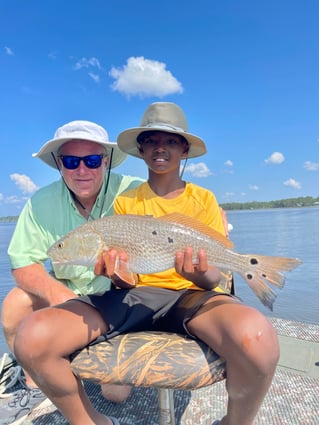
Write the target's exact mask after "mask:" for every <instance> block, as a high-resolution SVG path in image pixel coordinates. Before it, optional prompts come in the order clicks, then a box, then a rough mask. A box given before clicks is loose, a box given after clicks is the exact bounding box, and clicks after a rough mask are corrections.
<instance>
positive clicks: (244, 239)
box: [0, 207, 319, 355]
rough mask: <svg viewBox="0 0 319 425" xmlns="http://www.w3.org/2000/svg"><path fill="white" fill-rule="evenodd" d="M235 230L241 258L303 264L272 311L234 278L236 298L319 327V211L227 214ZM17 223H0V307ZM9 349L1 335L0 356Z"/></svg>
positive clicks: (233, 235) (289, 277)
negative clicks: (291, 259) (275, 257)
mask: <svg viewBox="0 0 319 425" xmlns="http://www.w3.org/2000/svg"><path fill="white" fill-rule="evenodd" d="M227 216H228V220H229V222H230V223H231V224H232V225H233V228H234V229H233V231H232V232H231V234H230V237H231V239H232V241H233V242H234V245H235V247H234V250H235V251H237V252H240V253H251V254H263V255H278V256H284V257H297V258H299V259H300V260H301V261H302V264H301V265H300V266H299V267H297V268H296V269H294V270H292V271H290V272H287V273H286V284H285V287H284V288H283V289H282V290H278V291H276V292H277V294H278V296H277V299H276V301H275V304H274V309H273V311H272V312H271V311H269V310H267V309H266V308H265V307H264V306H263V305H262V304H261V303H260V301H259V300H258V299H257V297H256V296H255V294H254V293H253V292H252V291H251V289H250V288H249V287H248V285H247V284H246V282H245V281H244V280H243V279H242V278H240V277H239V276H238V275H235V285H236V293H237V295H238V296H239V297H240V298H241V299H242V300H243V301H244V302H245V303H246V304H248V305H251V306H253V307H255V308H257V309H258V310H260V311H261V312H263V313H264V314H265V315H267V316H272V317H280V318H282V319H288V320H297V321H300V322H307V323H318V322H319V301H318V294H319V208H317V207H313V208H296V209H290V208H284V209H272V210H251V211H247V210H245V211H229V212H227ZM14 227H15V224H14V223H0V305H1V306H2V301H3V299H4V297H5V295H6V294H7V293H8V292H9V290H10V289H11V288H12V287H13V285H14V282H13V280H12V277H11V272H10V265H9V261H8V256H7V247H8V244H9V241H10V239H11V235H12V233H13V230H14ZM5 351H8V347H7V345H6V342H5V340H4V338H3V334H2V332H1V334H0V355H2V353H4V352H5Z"/></svg>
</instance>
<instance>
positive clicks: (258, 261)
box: [239, 255, 301, 311]
mask: <svg viewBox="0 0 319 425" xmlns="http://www.w3.org/2000/svg"><path fill="white" fill-rule="evenodd" d="M247 257H248V259H249V264H250V266H251V267H249V268H248V270H245V271H241V272H240V273H239V274H240V275H241V276H242V277H243V278H244V279H245V281H246V282H247V283H248V285H249V286H250V288H251V289H252V290H253V291H254V292H255V294H256V295H257V297H258V298H259V299H260V301H261V302H262V303H263V304H264V305H265V306H266V307H268V308H269V309H270V310H271V311H272V309H273V303H274V301H275V298H276V294H275V293H274V291H273V290H272V289H271V288H270V287H269V286H268V285H267V284H266V282H268V283H270V284H271V285H274V286H275V287H277V288H280V289H282V288H283V287H284V284H285V276H284V275H283V274H282V271H289V270H291V269H293V268H295V267H297V266H298V265H299V264H300V263H301V261H300V260H298V259H297V258H285V257H274V256H273V257H272V256H265V255H254V256H253V255H248V256H247Z"/></svg>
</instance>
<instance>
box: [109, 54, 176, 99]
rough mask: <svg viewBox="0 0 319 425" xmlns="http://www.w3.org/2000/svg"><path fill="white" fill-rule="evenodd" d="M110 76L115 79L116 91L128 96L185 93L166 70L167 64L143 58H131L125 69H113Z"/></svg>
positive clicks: (113, 85) (113, 87)
mask: <svg viewBox="0 0 319 425" xmlns="http://www.w3.org/2000/svg"><path fill="white" fill-rule="evenodd" d="M109 75H110V76H111V77H112V78H114V80H115V81H114V83H113V84H112V85H111V87H112V89H113V90H114V91H118V92H119V93H122V94H125V95H127V96H141V97H150V96H157V97H163V96H166V95H168V94H173V93H183V87H182V85H181V83H180V82H179V81H177V79H176V78H175V77H174V76H173V75H172V73H171V72H170V71H168V70H167V69H166V64H165V63H162V62H158V61H155V60H150V59H145V58H144V57H143V56H139V57H130V58H128V59H127V62H126V65H124V66H123V68H121V69H120V68H115V67H113V68H112V69H111V71H110V72H109Z"/></svg>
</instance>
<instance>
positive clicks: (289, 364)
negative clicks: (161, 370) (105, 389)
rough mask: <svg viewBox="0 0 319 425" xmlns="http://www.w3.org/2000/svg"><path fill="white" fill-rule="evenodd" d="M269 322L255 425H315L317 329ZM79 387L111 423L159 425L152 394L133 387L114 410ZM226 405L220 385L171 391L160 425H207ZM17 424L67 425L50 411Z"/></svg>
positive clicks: (89, 387)
mask: <svg viewBox="0 0 319 425" xmlns="http://www.w3.org/2000/svg"><path fill="white" fill-rule="evenodd" d="M270 320H271V322H272V323H273V325H274V327H275V328H276V330H277V333H278V336H279V341H280V349H281V354H280V360H279V363H278V366H277V370H276V373H275V377H274V379H273V382H272V386H271V388H270V390H269V392H268V394H267V396H266V398H265V400H264V402H263V405H262V407H261V409H260V411H259V413H258V416H257V418H256V421H255V424H256V425H316V424H319V324H310V323H302V322H296V321H290V320H284V319H279V318H270ZM85 387H86V391H87V393H88V395H89V397H90V399H91V401H92V403H93V404H94V406H95V407H96V408H97V409H98V410H99V411H101V412H103V413H104V414H105V415H111V416H115V417H117V418H118V419H119V421H120V423H121V425H132V424H140V425H163V424H164V422H162V420H163V419H162V420H161V419H160V413H159V407H158V406H159V404H158V390H157V389H156V388H152V387H147V388H145V387H134V389H133V391H132V393H131V396H130V397H129V399H128V400H127V401H126V402H124V403H120V404H115V403H112V402H108V401H106V400H105V399H104V398H103V397H102V395H101V392H100V386H99V385H97V384H94V383H92V382H91V381H85ZM226 404H227V393H226V390H225V380H221V381H219V382H217V383H215V384H213V385H209V386H207V387H204V388H201V389H196V390H175V391H174V419H172V420H170V419H165V420H166V422H165V424H170V425H211V424H212V422H213V421H214V420H215V419H220V418H222V416H223V415H224V413H225V409H226ZM174 421H175V422H174ZM0 423H1V420H0ZM23 424H25V425H52V424H54V425H67V424H68V422H67V421H66V420H65V419H64V418H63V416H62V415H61V414H60V413H59V412H58V411H57V410H56V408H55V407H54V406H53V405H51V406H49V407H46V408H45V409H43V410H40V411H34V412H31V414H30V415H29V417H28V418H27V419H25V420H24V422H23Z"/></svg>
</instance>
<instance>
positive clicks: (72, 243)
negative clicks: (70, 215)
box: [48, 213, 301, 310]
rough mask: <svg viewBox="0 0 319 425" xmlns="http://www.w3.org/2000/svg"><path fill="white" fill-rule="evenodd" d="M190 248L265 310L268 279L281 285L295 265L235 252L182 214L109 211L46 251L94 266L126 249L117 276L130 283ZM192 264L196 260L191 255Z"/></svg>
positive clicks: (271, 295)
mask: <svg viewBox="0 0 319 425" xmlns="http://www.w3.org/2000/svg"><path fill="white" fill-rule="evenodd" d="M185 247H192V249H193V252H194V255H195V256H196V255H197V252H198V250H200V249H203V250H205V251H206V254H207V259H208V262H209V264H211V265H214V266H216V267H220V268H223V269H226V270H229V271H231V272H235V273H238V274H239V275H240V276H241V277H242V278H243V279H244V280H245V281H246V282H247V284H248V285H249V286H250V288H251V289H252V290H253V291H254V293H255V294H256V295H257V297H258V298H259V299H260V301H261V302H262V303H263V304H264V305H265V306H266V307H268V308H269V309H270V310H272V308H273V303H274V301H275V298H276V293H275V292H274V291H273V290H272V288H270V287H269V286H268V285H267V282H268V283H270V284H271V285H274V286H275V287H277V288H283V286H284V283H285V277H284V275H283V274H282V272H283V271H288V270H291V269H293V268H295V267H297V266H298V265H299V264H300V263H301V261H300V260H299V259H297V258H285V257H276V256H266V255H257V254H256V255H255V254H240V253H237V252H235V251H233V250H232V248H233V244H232V242H231V241H230V240H229V239H227V238H226V237H224V236H223V235H221V234H220V233H219V232H217V231H214V230H213V229H212V228H210V227H209V226H207V225H205V224H203V223H201V222H199V221H198V220H195V219H193V218H191V217H188V216H185V215H183V214H179V213H174V214H169V215H166V216H162V217H159V218H154V217H151V216H140V215H114V216H110V217H104V218H100V219H97V220H94V221H90V222H87V223H86V224H84V225H82V226H79V227H78V228H76V229H74V230H73V231H71V232H69V233H68V234H66V235H65V236H64V237H62V238H61V239H60V240H58V241H57V242H56V243H54V244H53V245H52V246H51V248H50V249H49V250H48V256H49V257H50V258H51V261H52V264H60V265H62V264H73V265H84V266H94V265H95V263H96V261H97V259H98V257H99V256H100V255H101V254H102V252H103V251H105V250H108V249H110V248H114V249H116V250H118V251H125V252H126V254H127V256H128V262H127V263H125V264H124V265H123V264H122V263H121V264H119V265H118V269H117V270H116V274H117V275H118V276H119V277H121V278H122V279H123V280H126V281H131V280H132V278H133V277H132V274H133V273H137V274H150V273H157V272H161V271H164V270H167V269H170V268H173V267H174V260H175V253H176V252H177V251H184V249H185ZM194 262H196V258H194Z"/></svg>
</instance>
